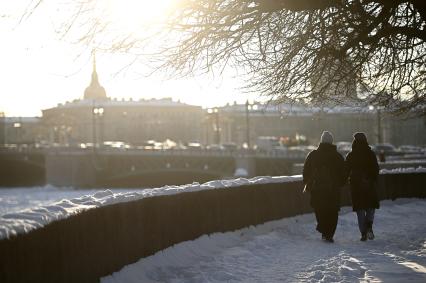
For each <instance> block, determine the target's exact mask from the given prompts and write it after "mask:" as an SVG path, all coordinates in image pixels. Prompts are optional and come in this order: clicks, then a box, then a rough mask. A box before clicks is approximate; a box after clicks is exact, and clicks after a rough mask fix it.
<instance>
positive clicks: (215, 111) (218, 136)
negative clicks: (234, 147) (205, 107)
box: [213, 108, 220, 144]
mask: <svg viewBox="0 0 426 283" xmlns="http://www.w3.org/2000/svg"><path fill="white" fill-rule="evenodd" d="M213 112H214V113H215V120H216V144H220V126H219V109H217V108H214V109H213Z"/></svg>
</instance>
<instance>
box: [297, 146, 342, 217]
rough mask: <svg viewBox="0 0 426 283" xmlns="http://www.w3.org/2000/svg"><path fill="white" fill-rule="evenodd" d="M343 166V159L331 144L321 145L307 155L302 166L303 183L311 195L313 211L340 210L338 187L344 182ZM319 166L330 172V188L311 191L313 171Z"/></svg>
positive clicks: (313, 177)
mask: <svg viewBox="0 0 426 283" xmlns="http://www.w3.org/2000/svg"><path fill="white" fill-rule="evenodd" d="M344 165H345V163H344V159H343V157H342V156H341V155H340V154H339V153H338V152H337V150H336V146H335V145H332V144H327V143H321V144H320V145H319V146H318V148H317V149H315V150H313V151H311V152H310V153H309V154H308V156H307V157H306V160H305V164H304V166H303V183H304V184H307V191H308V192H310V194H311V206H312V207H313V208H314V209H322V210H339V209H340V187H342V186H343V185H344V184H345V181H346V174H345V168H344ZM320 166H326V167H327V168H329V170H330V171H329V172H330V173H331V178H332V186H331V187H330V188H329V189H328V190H315V189H313V186H314V181H315V180H314V179H315V171H316V170H317V169H318V168H319V167H320Z"/></svg>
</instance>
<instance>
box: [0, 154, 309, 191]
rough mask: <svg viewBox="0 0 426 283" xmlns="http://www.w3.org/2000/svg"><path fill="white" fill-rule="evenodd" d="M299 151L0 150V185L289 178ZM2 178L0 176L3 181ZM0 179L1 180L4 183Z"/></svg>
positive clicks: (136, 184)
mask: <svg viewBox="0 0 426 283" xmlns="http://www.w3.org/2000/svg"><path fill="white" fill-rule="evenodd" d="M304 158H305V153H304V152H300V151H272V152H261V151H254V150H234V151H229V150H228V151H227V150H203V149H196V150H189V149H168V150H142V149H112V148H87V149H82V148H72V147H50V148H45V149H35V148H15V149H2V150H0V161H1V167H2V168H3V169H4V170H2V172H3V173H0V174H1V175H2V177H5V178H2V179H1V180H2V182H1V184H0V186H14V185H19V186H24V185H26V186H31V185H43V184H46V183H47V184H51V185H55V186H75V187H153V186H163V185H180V184H187V183H192V182H194V181H196V182H200V183H201V182H206V181H209V180H217V179H226V178H235V177H253V176H262V175H268V176H274V175H288V174H292V173H293V172H292V169H293V167H294V164H297V163H300V162H303V160H304ZM3 175H5V176H3ZM4 180H6V181H4Z"/></svg>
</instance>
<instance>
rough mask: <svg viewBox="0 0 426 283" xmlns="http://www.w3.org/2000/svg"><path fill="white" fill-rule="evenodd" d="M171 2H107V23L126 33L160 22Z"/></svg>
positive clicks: (155, 0)
mask: <svg viewBox="0 0 426 283" xmlns="http://www.w3.org/2000/svg"><path fill="white" fill-rule="evenodd" d="M172 1H173V0H154V1H151V0H109V1H107V2H104V3H106V7H105V10H106V14H107V19H106V20H107V21H109V22H111V23H112V24H113V25H114V26H116V27H117V28H120V29H123V30H124V31H127V32H132V31H133V32H134V31H135V29H137V28H140V27H143V26H149V25H153V24H156V23H158V22H161V20H162V19H164V17H165V15H166V13H167V9H168V7H170V5H171V2H172Z"/></svg>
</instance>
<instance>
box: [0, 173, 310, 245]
mask: <svg viewBox="0 0 426 283" xmlns="http://www.w3.org/2000/svg"><path fill="white" fill-rule="evenodd" d="M301 180H302V177H301V175H296V176H278V177H269V176H260V177H255V178H252V179H245V178H237V179H233V180H216V181H210V182H207V183H204V184H201V185H200V184H199V183H197V182H194V183H192V184H188V185H183V186H164V187H161V188H155V189H146V190H143V191H142V192H126V193H114V192H113V191H111V190H104V191H98V192H96V193H95V194H93V195H86V196H82V197H79V198H73V199H63V200H61V201H59V202H56V203H53V204H51V205H45V206H39V207H35V208H31V209H27V210H23V211H21V212H15V213H8V214H4V215H2V216H1V217H0V239H4V238H10V237H11V236H16V235H18V234H21V233H27V232H29V231H31V230H34V229H37V228H41V227H43V226H45V225H47V224H48V223H51V222H53V221H57V220H60V219H65V218H68V217H70V216H72V215H75V214H78V213H80V212H83V211H85V210H88V209H92V208H96V207H101V206H106V205H111V204H115V203H121V202H127V201H135V200H139V199H142V198H146V197H153V196H161V195H172V194H177V193H181V192H194V191H201V190H210V189H220V188H232V187H239V186H244V185H255V184H267V183H285V182H294V181H301Z"/></svg>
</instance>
